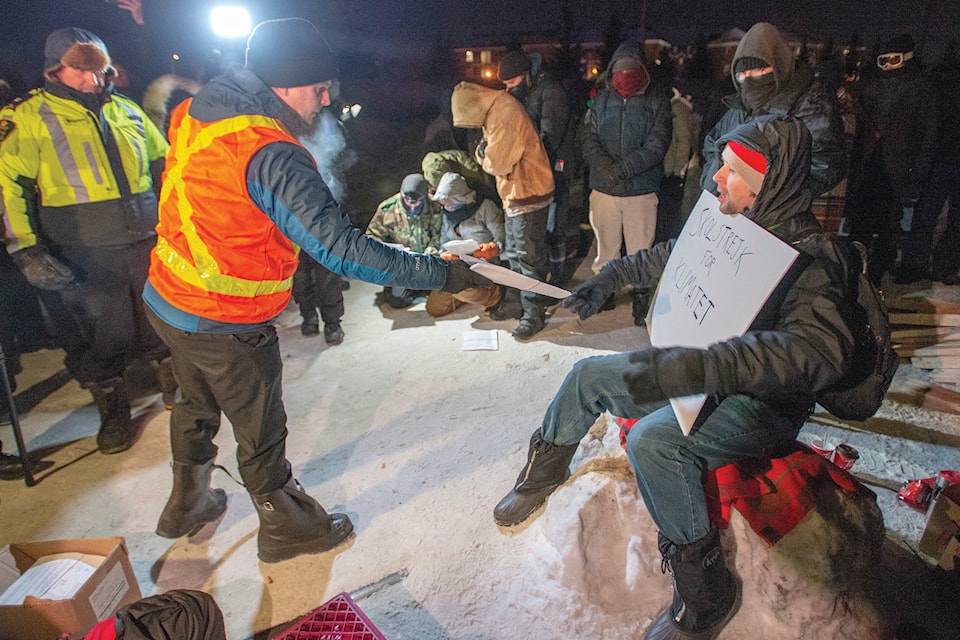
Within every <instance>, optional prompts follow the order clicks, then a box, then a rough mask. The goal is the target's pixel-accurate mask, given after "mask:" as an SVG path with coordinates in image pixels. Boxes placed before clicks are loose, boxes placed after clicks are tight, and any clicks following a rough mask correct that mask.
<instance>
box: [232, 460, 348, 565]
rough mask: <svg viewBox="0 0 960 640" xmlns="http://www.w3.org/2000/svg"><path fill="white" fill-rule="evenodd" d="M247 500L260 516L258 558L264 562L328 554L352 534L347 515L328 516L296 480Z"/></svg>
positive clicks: (252, 495) (253, 495)
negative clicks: (325, 552)
mask: <svg viewBox="0 0 960 640" xmlns="http://www.w3.org/2000/svg"><path fill="white" fill-rule="evenodd" d="M250 497H251V498H252V499H253V506H254V507H255V508H256V510H257V515H258V516H259V517H260V531H259V532H258V534H257V551H258V553H257V555H258V556H259V558H260V560H261V561H263V562H280V561H281V560H289V559H290V558H294V557H296V556H299V555H301V554H304V553H323V552H324V551H330V550H331V549H333V548H335V547H336V546H337V545H339V544H340V543H341V542H343V541H344V540H346V539H347V538H349V537H350V535H351V534H352V533H353V523H352V522H351V521H350V518H349V517H347V514H345V513H331V514H328V513H327V512H326V511H325V510H324V508H323V507H321V506H320V503H319V502H317V501H316V500H314V499H313V498H311V497H310V496H309V495H307V493H306V491H304V490H303V486H301V485H300V483H299V482H297V480H296V478H293V477H291V478H290V479H289V480H287V483H286V484H285V485H284V486H283V487H281V488H279V489H277V490H276V491H268V492H266V493H256V494H251V495H250Z"/></svg>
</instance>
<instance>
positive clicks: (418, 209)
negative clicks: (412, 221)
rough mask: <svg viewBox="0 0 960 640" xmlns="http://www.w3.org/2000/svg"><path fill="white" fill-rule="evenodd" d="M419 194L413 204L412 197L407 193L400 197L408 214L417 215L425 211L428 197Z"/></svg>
mask: <svg viewBox="0 0 960 640" xmlns="http://www.w3.org/2000/svg"><path fill="white" fill-rule="evenodd" d="M415 195H418V199H417V200H413V206H410V205H411V200H412V198H408V197H407V195H406V194H404V195H403V197H402V198H401V199H400V200H401V202H402V204H403V210H404V211H406V212H407V215H408V216H413V217H417V216H419V215H420V214H421V213H423V208H424V205H425V204H426V198H425V197H423V196H419V194H415Z"/></svg>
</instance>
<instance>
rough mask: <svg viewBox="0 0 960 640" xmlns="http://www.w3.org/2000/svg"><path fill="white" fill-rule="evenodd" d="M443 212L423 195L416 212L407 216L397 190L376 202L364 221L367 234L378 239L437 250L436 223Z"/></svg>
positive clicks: (420, 249)
mask: <svg viewBox="0 0 960 640" xmlns="http://www.w3.org/2000/svg"><path fill="white" fill-rule="evenodd" d="M442 223H443V214H442V212H441V210H440V205H439V204H437V203H436V202H434V201H432V200H430V199H427V201H426V202H425V203H424V210H423V213H421V214H420V215H419V216H409V215H407V212H406V211H404V209H403V203H402V201H401V198H400V194H399V193H397V194H394V195H392V196H390V197H389V198H387V199H386V200H384V201H383V202H381V203H380V206H378V207H377V212H376V213H375V214H373V218H372V219H371V220H370V224H368V225H367V235H368V236H370V237H372V238H376V239H377V240H379V241H381V242H387V243H391V244H402V245H403V246H404V247H406V248H407V249H409V250H410V251H413V252H416V253H427V254H433V255H435V254H438V253H440V227H441V225H442Z"/></svg>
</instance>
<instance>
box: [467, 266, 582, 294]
mask: <svg viewBox="0 0 960 640" xmlns="http://www.w3.org/2000/svg"><path fill="white" fill-rule="evenodd" d="M461 260H463V261H464V262H466V263H467V264H469V265H470V268H471V269H472V270H473V271H476V272H477V273H479V274H480V275H482V276H484V277H485V278H490V279H491V280H493V281H494V282H496V283H497V284H502V285H506V286H508V287H514V288H515V289H520V290H521V291H533V292H534V293H539V294H541V295H544V296H550V297H551V298H557V299H558V300H563V299H564V298H566V297H567V296H569V295H570V292H569V291H567V290H566V289H561V288H560V287H555V286H553V285H552V284H547V283H546V282H540V281H539V280H537V279H536V278H531V277H529V276H525V275H523V274H522V273H517V272H516V271H511V270H510V269H507V268H506V267H501V266H499V265H495V264H490V263H489V262H486V261H485V260H480V259H479V258H474V257H472V256H461Z"/></svg>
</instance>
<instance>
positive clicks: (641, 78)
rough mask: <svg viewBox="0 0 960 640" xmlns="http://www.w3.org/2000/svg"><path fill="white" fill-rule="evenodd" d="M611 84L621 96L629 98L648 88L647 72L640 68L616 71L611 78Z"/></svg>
mask: <svg viewBox="0 0 960 640" xmlns="http://www.w3.org/2000/svg"><path fill="white" fill-rule="evenodd" d="M610 85H611V86H612V87H613V90H614V91H616V92H617V93H618V94H620V96H621V97H623V98H629V97H630V96H633V95H636V94H638V93H640V92H641V91H642V90H643V89H644V88H646V87H645V85H646V74H644V73H642V72H641V70H640V69H631V70H629V71H614V72H613V74H612V77H611V78H610Z"/></svg>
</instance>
